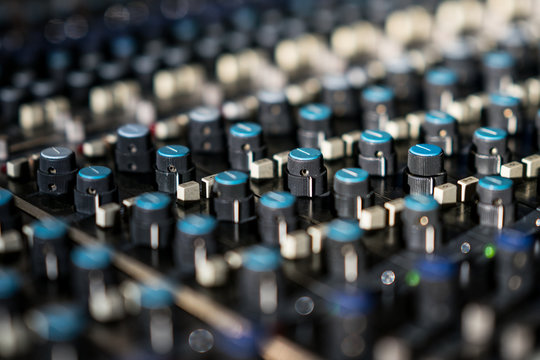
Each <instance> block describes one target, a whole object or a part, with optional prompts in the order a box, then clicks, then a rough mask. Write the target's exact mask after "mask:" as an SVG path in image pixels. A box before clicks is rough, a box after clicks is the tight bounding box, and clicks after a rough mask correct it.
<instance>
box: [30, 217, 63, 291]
mask: <svg viewBox="0 0 540 360" xmlns="http://www.w3.org/2000/svg"><path fill="white" fill-rule="evenodd" d="M30 243H31V247H32V248H31V251H30V257H31V261H32V272H33V274H34V276H36V277H37V278H45V279H48V280H52V281H54V280H58V279H59V278H63V277H65V276H66V275H67V274H68V271H69V249H68V248H69V245H68V244H69V242H68V238H67V228H66V225H65V224H64V223H63V222H61V221H58V220H56V219H52V218H47V219H43V220H39V221H36V222H34V223H33V224H32V235H31V241H30Z"/></svg>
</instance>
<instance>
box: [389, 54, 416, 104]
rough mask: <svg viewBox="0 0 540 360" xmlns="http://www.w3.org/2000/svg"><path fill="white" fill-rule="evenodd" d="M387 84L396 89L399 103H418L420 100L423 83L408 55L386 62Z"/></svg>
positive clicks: (395, 92)
mask: <svg viewBox="0 0 540 360" xmlns="http://www.w3.org/2000/svg"><path fill="white" fill-rule="evenodd" d="M385 66H386V84H387V85H388V86H389V87H390V88H392V90H393V91H394V94H395V97H396V102H398V103H399V105H405V106H407V105H409V106H410V105H411V104H416V103H417V102H418V100H419V95H420V90H421V83H420V79H419V76H418V74H417V73H416V71H415V69H414V67H413V65H412V64H411V61H410V59H409V58H408V57H400V58H396V59H393V60H391V61H389V62H387V63H386V64H385Z"/></svg>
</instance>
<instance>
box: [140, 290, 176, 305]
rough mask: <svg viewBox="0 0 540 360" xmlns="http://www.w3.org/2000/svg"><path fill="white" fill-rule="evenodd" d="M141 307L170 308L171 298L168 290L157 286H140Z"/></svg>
mask: <svg viewBox="0 0 540 360" xmlns="http://www.w3.org/2000/svg"><path fill="white" fill-rule="evenodd" d="M140 289H141V305H142V306H143V307H145V308H147V309H159V308H164V307H167V306H170V305H171V304H172V303H173V296H172V294H171V292H170V291H169V290H167V289H166V288H164V287H162V286H159V285H141V286H140Z"/></svg>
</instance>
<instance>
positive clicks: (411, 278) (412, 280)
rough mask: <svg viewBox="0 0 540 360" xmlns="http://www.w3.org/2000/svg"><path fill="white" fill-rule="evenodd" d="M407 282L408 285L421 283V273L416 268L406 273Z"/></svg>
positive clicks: (412, 285)
mask: <svg viewBox="0 0 540 360" xmlns="http://www.w3.org/2000/svg"><path fill="white" fill-rule="evenodd" d="M405 282H406V283H407V285H409V286H411V287H414V286H418V284H420V274H419V273H418V271H416V270H411V271H409V272H408V273H407V275H405Z"/></svg>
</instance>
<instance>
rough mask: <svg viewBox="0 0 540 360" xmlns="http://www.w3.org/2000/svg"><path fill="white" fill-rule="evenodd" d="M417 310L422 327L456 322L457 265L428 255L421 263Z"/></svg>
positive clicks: (448, 260) (419, 266) (457, 299)
mask: <svg viewBox="0 0 540 360" xmlns="http://www.w3.org/2000/svg"><path fill="white" fill-rule="evenodd" d="M418 272H419V274H420V284H419V286H418V302H417V310H418V317H419V321H420V323H421V324H423V325H425V326H433V327H437V326H442V325H445V324H448V323H450V322H451V321H452V320H454V319H455V317H456V316H457V312H458V305H459V298H458V291H459V288H458V280H457V274H458V271H457V265H456V264H455V263H454V262H452V261H451V260H450V259H447V258H445V257H441V256H428V257H426V259H424V260H422V261H420V263H419V264H418Z"/></svg>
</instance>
